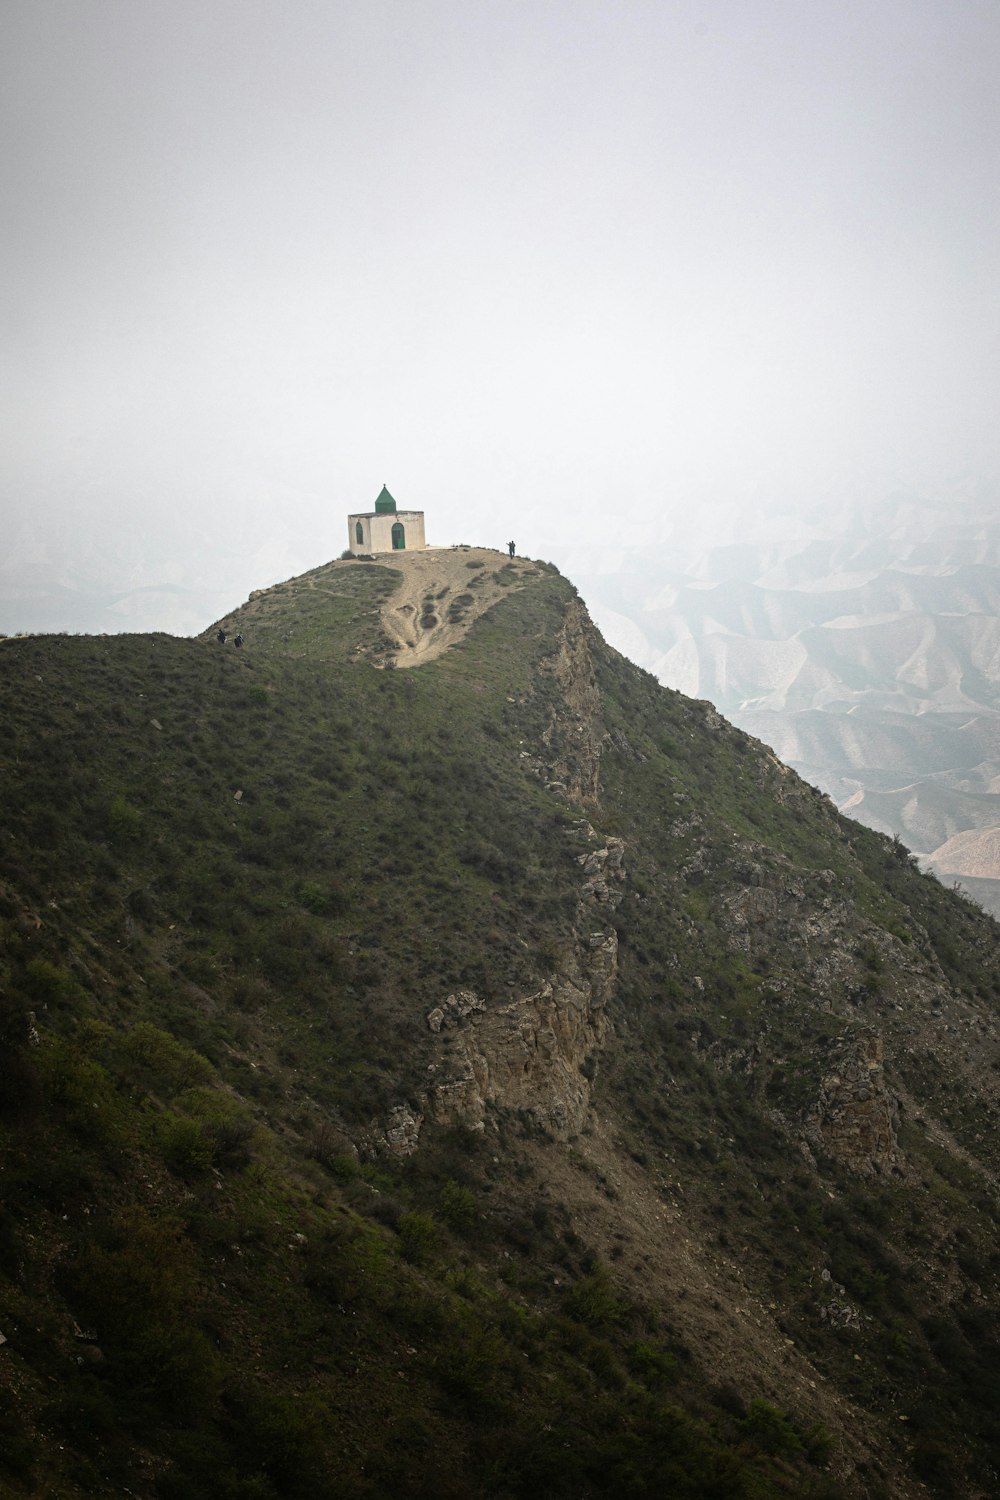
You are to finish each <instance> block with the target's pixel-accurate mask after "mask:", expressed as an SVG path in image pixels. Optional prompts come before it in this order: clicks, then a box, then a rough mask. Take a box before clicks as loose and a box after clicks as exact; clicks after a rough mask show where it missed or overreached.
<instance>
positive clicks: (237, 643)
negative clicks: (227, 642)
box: [233, 630, 243, 646]
mask: <svg viewBox="0 0 1000 1500" xmlns="http://www.w3.org/2000/svg"><path fill="white" fill-rule="evenodd" d="M242 644H243V632H242V630H241V631H240V632H239V634H238V635H237V637H236V639H235V640H234V641H233V645H234V646H242Z"/></svg>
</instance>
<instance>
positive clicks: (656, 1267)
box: [0, 549, 1000, 1500]
mask: <svg viewBox="0 0 1000 1500" xmlns="http://www.w3.org/2000/svg"><path fill="white" fill-rule="evenodd" d="M418 568H423V569H424V571H423V572H417V571H415V570H416V569H418ZM225 623H226V624H227V625H229V626H230V627H231V628H236V626H237V625H238V626H241V627H242V629H243V630H244V632H245V635H246V644H245V646H244V647H243V648H242V649H240V650H236V649H234V648H233V646H232V644H231V643H230V644H227V645H226V646H221V645H219V644H218V643H217V641H216V640H215V627H213V628H212V629H211V630H209V631H207V632H206V633H205V635H204V636H203V637H202V638H200V639H198V640H179V639H174V638H170V637H166V636H116V637H99V638H88V637H63V636H49V637H36V638H30V639H19V640H15V641H7V642H3V643H0V985H2V994H0V1045H2V1057H3V1066H2V1083H0V1147H2V1177H0V1182H2V1183H3V1194H2V1209H0V1293H2V1295H0V1309H2V1311H0V1333H2V1334H3V1336H4V1338H5V1340H6V1342H5V1343H4V1344H3V1345H2V1346H0V1381H2V1383H3V1389H4V1395H5V1400H4V1403H3V1408H2V1411H0V1493H3V1494H4V1495H7V1494H9V1495H11V1496H12V1497H29V1496H32V1497H34V1496H43V1495H44V1496H46V1497H57V1496H64V1497H67V1500H69V1497H73V1500H75V1497H77V1496H83V1495H99V1496H100V1495H105V1496H112V1495H114V1496H118V1495H120V1494H122V1493H123V1492H125V1491H129V1492H131V1493H132V1494H134V1495H137V1496H143V1497H146V1496H148V1497H164V1500H172V1497H181V1496H183V1497H185V1500H190V1497H193V1500H198V1497H205V1500H208V1497H213V1500H215V1497H220V1496H221V1497H224V1500H275V1497H279V1496H280V1497H284V1496H292V1497H295V1496H302V1497H310V1500H312V1497H323V1496H329V1497H337V1500H342V1497H344V1500H346V1497H350V1500H355V1497H356V1500H376V1497H390V1496H391V1497H424V1496H426V1497H428V1500H429V1497H431V1496H433V1497H435V1500H440V1497H454V1500H465V1497H470V1500H474V1497H482V1500H486V1497H490V1500H494V1497H510V1500H517V1497H521V1496H525V1497H527V1496H538V1495H544V1496H546V1497H548V1496H553V1497H559V1496H566V1497H570V1496H572V1497H574V1500H576V1497H590V1496H616V1497H619V1496H637V1497H638V1496H650V1497H652V1496H666V1495H669V1496H671V1497H675V1496H676V1497H685V1496H689V1497H704V1500H709V1497H711V1500H715V1497H723V1496H733V1497H744V1496H745V1497H748V1500H751V1497H753V1500H767V1497H772V1496H774V1497H777V1496H789V1495H791V1496H802V1497H804V1496H811V1497H830V1500H832V1497H836V1496H841V1497H847V1496H868V1497H872V1500H875V1497H885V1500H888V1497H890V1496H892V1497H895V1496H904V1497H905V1496H911V1495H912V1496H916V1495H918V1494H926V1493H928V1491H929V1492H930V1493H932V1494H935V1495H940V1496H950V1495H954V1496H963V1497H965V1496H974V1495H982V1496H987V1495H990V1494H992V1493H995V1491H996V1476H995V1469H996V1465H997V1440H998V1437H1000V1428H998V1419H997V1416H996V1412H997V1410H998V1409H1000V1406H998V1400H997V1396H998V1390H997V1384H998V1374H1000V1356H998V1354H997V1348H998V1344H997V1333H998V1328H997V1310H998V1271H1000V1254H998V1252H997V1249H996V1239H997V1226H998V1213H1000V1200H998V1191H997V1176H996V1174H997V1165H998V1162H997V1143H996V1131H995V1126H996V1117H997V1108H998V1102H1000V1101H998V1098H997V1094H998V1067H1000V1046H998V1030H997V1011H998V1005H1000V970H998V966H997V959H996V952H997V950H996V936H997V928H996V926H995V925H994V924H993V923H992V922H991V921H990V919H989V918H987V917H985V916H984V915H983V914H982V913H980V912H978V911H977V910H976V909H975V908H974V907H972V906H970V905H968V904H967V903H966V902H964V901H963V900H962V899H961V898H960V897H959V896H958V895H956V894H955V893H953V892H950V891H947V890H945V889H944V888H943V887H941V886H940V885H938V884H937V883H936V882H935V881H934V880H932V879H930V878H929V877H926V876H923V875H921V874H919V873H918V872H917V871H915V870H914V869H913V868H912V867H911V865H910V862H909V860H908V858H907V855H906V851H905V850H904V849H903V848H902V847H901V846H899V845H898V844H893V843H891V842H889V841H887V840H885V839H883V838H881V837H880V836H878V835H876V834H872V833H869V832H868V831H866V830H865V829H863V828H861V827H859V826H858V825H856V824H852V823H850V822H848V821H845V820H842V819H840V818H839V817H838V816H837V814H836V812H835V811H834V809H833V807H832V804H831V803H830V802H829V801H828V800H827V799H826V798H823V797H821V796H820V795H819V793H817V792H816V791H815V790H814V789H813V788H811V787H809V786H807V785H805V784H804V783H802V782H801V781H799V780H798V778H796V777H795V776H794V775H793V774H792V773H790V772H789V771H788V770H787V769H786V768H785V767H783V766H781V765H780V764H779V763H778V762H777V761H776V760H775V759H774V758H773V756H771V755H770V753H769V752H767V751H766V750H765V749H764V748H763V747H762V746H761V745H760V744H759V743H757V742H756V741H754V740H752V739H749V738H748V737H747V736H746V735H743V734H741V733H739V732H738V731H736V730H734V729H732V728H731V727H730V726H729V725H727V724H726V723H725V722H724V721H722V720H721V719H720V718H719V717H718V716H717V715H716V714H715V713H714V712H713V710H712V709H711V708H710V707H709V706H708V705H707V704H704V703H696V702H693V701H691V700H688V699H685V698H683V697H681V696H680V695H678V694H675V693H672V692H669V691H667V690H665V689H663V688H661V687H660V686H659V685H658V684H657V683H656V682H655V680H654V679H653V678H651V677H650V676H649V675H648V674H646V673H644V672H642V671H640V670H639V669H637V668H635V667H633V666H632V665H631V664H630V663H628V662H627V661H625V660H624V659H623V658H622V657H621V656H619V655H618V654H617V653H615V652H613V651H612V650H610V649H609V648H608V647H607V646H606V645H605V644H604V642H603V641H602V640H601V639H600V637H599V636H598V635H597V633H596V632H595V631H594V629H593V627H592V626H591V625H590V623H589V620H588V619H587V617H586V613H585V611H584V610H583V608H582V606H581V604H580V601H579V600H578V599H577V597H576V595H575V591H574V590H573V588H572V586H571V585H570V584H569V583H567V582H566V580H564V579H563V578H561V577H560V576H559V575H558V574H557V573H556V572H555V570H554V569H552V568H551V567H549V566H548V565H545V564H532V563H527V562H525V561H523V560H516V561H515V562H508V560H507V559H506V558H501V557H500V556H498V554H495V553H491V552H486V551H479V550H472V549H455V550H454V551H453V552H449V553H442V554H437V555H436V556H435V557H433V558H432V557H430V555H428V556H427V557H425V558H424V559H423V560H421V561H418V562H416V563H415V562H413V560H412V559H410V558H408V557H407V558H402V559H399V560H396V559H394V560H393V565H392V566H382V565H376V564H373V563H365V562H352V561H344V562H341V563H334V564H329V565H327V566H326V567H324V568H320V569H317V570H315V571H314V572H313V573H311V574H307V575H304V577H303V578H301V579H295V580H291V581H289V582H288V583H287V584H284V585H280V586H279V587H277V588H275V589H272V590H268V591H265V592H263V593H261V594H259V595H257V596H255V597H253V598H252V599H251V600H250V601H248V602H247V604H246V605H244V606H243V607H242V608H241V609H240V610H238V611H235V612H234V613H233V614H232V615H231V616H229V617H227V620H226V622H225ZM393 666H396V668H397V669H396V670H389V669H387V668H391V667H393ZM407 667H409V668H410V669H409V670H405V668H407Z"/></svg>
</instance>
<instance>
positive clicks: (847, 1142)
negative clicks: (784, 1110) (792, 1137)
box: [808, 1032, 902, 1177]
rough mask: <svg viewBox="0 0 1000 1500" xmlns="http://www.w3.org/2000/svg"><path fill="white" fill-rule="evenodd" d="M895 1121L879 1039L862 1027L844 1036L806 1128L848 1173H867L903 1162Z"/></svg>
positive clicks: (824, 1079) (896, 1165) (880, 1170)
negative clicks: (841, 1163)
mask: <svg viewBox="0 0 1000 1500" xmlns="http://www.w3.org/2000/svg"><path fill="white" fill-rule="evenodd" d="M896 1123H897V1111H896V1106H895V1104H894V1102H893V1099H892V1097H891V1095H890V1094H889V1092H888V1090H887V1089H886V1085H885V1069H884V1062H883V1047H882V1038H881V1037H879V1036H876V1035H875V1034H874V1033H872V1032H864V1033H862V1034H861V1035H860V1036H856V1037H852V1038H850V1039H849V1040H846V1041H845V1042H844V1043H843V1044H842V1046H841V1047H840V1048H839V1051H838V1054H837V1055H836V1056H835V1058H834V1061H833V1066H832V1067H831V1068H830V1070H829V1071H828V1072H827V1073H826V1074H825V1076H824V1077H823V1080H822V1082H821V1084H820V1095H819V1100H818V1101H817V1104H816V1108H815V1110H814V1111H813V1113H812V1115H811V1117H810V1119H809V1122H808V1133H809V1134H811V1135H812V1136H813V1138H814V1140H816V1141H817V1143H818V1144H820V1143H821V1144H822V1145H823V1146H824V1147H825V1148H826V1150H827V1151H828V1152H829V1153H830V1155H831V1156H835V1157H836V1158H837V1159H838V1160H839V1161H842V1162H843V1163H844V1165H845V1166H847V1167H849V1168H850V1169H851V1171H852V1172H857V1173H858V1174H859V1175H860V1176H863V1177H871V1176H873V1175H875V1174H876V1173H878V1172H884V1171H887V1170H888V1169H890V1168H892V1167H901V1166H902V1157H901V1154H900V1151H899V1147H898V1144H897V1141H896Z"/></svg>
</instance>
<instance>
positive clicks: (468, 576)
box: [380, 547, 535, 667]
mask: <svg viewBox="0 0 1000 1500" xmlns="http://www.w3.org/2000/svg"><path fill="white" fill-rule="evenodd" d="M380 560H381V559H380ZM386 561H387V563H388V565H389V566H390V567H393V568H396V569H398V570H399V572H400V573H401V575H402V577H401V579H400V583H399V586H398V588H397V589H396V592H395V593H394V594H393V595H392V596H391V598H389V599H387V600H386V602H385V604H384V605H383V606H382V628H383V630H384V631H385V634H386V635H387V636H388V637H389V639H390V640H391V641H393V642H394V643H395V663H396V666H397V667H417V666H420V664H421V663H422V662H425V661H433V659H434V658H435V657H436V656H440V655H441V653H442V651H446V650H447V649H448V647H449V646H453V645H454V644H455V642H456V641H460V640H461V639H462V637H463V636H464V635H465V634H466V632H467V631H468V629H469V626H470V625H471V624H472V622H473V621H474V620H476V619H478V617H479V616H480V615H481V614H484V613H485V611H486V610H488V609H489V608H490V606H491V605H493V604H495V603H496V601H497V600H498V599H499V598H500V596H501V595H502V594H507V593H509V592H510V591H511V589H512V588H520V587H522V586H523V583H524V580H525V578H526V577H529V576H531V575H533V574H534V572H535V567H534V565H533V564H532V563H530V562H527V561H526V560H525V559H524V558H514V559H513V560H512V559H511V558H509V557H508V556H507V554H506V553H504V552H497V551H494V550H492V549H490V548H487V547H448V548H443V547H442V548H432V547H428V548H427V549H426V550H425V551H422V552H405V553H393V555H392V558H391V560H390V559H388V558H387V559H386ZM501 572H502V573H503V578H504V581H503V583H501V582H500V575H501Z"/></svg>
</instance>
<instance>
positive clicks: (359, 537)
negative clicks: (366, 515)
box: [354, 521, 365, 547]
mask: <svg viewBox="0 0 1000 1500" xmlns="http://www.w3.org/2000/svg"><path fill="white" fill-rule="evenodd" d="M354 545H355V546H356V547H363V546H364V545H365V528H364V527H363V526H362V524H361V522H360V521H359V522H358V524H357V525H356V526H355V528H354Z"/></svg>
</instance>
